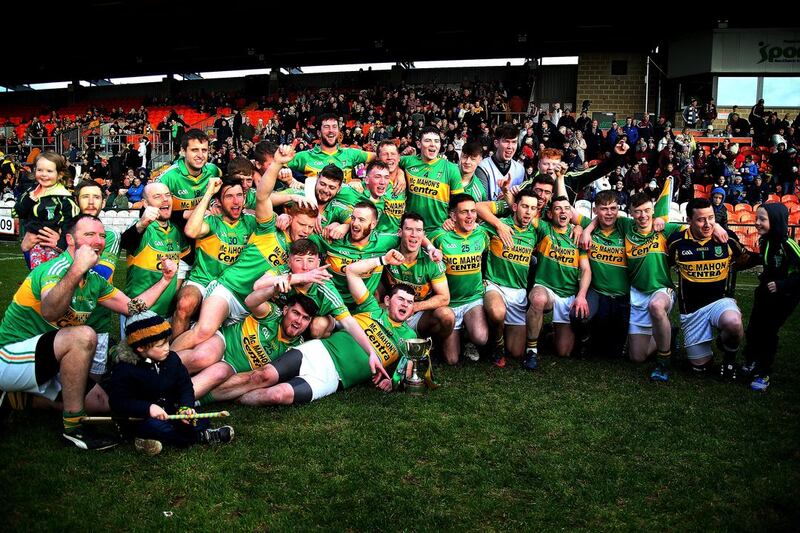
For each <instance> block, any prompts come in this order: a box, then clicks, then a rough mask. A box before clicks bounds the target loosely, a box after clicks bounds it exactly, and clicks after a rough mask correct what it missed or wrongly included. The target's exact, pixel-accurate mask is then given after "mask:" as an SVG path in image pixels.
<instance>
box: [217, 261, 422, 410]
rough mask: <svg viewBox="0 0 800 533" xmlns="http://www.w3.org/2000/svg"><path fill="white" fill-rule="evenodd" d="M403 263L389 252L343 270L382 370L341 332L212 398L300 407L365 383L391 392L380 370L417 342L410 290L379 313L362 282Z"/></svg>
mask: <svg viewBox="0 0 800 533" xmlns="http://www.w3.org/2000/svg"><path fill="white" fill-rule="evenodd" d="M403 260H404V256H403V254H402V253H400V252H399V251H398V250H389V251H388V252H387V253H386V254H384V255H382V256H379V257H372V258H367V259H362V260H360V261H356V262H354V263H352V264H350V265H347V267H346V269H345V274H346V276H347V285H348V289H349V291H350V294H351V295H352V297H353V300H354V302H355V304H356V306H355V308H354V310H353V317H354V318H355V319H356V321H357V322H358V323H359V325H360V326H361V328H362V329H363V330H364V332H365V333H366V336H367V338H368V339H369V342H370V344H371V345H372V348H373V350H374V351H375V353H377V354H378V357H379V358H380V360H381V362H382V363H383V366H382V367H381V366H378V367H377V368H375V369H373V368H372V367H371V365H370V359H369V357H368V355H367V352H366V351H365V350H364V349H363V348H362V347H361V346H360V345H359V344H358V343H357V342H356V341H355V340H354V339H353V337H352V336H351V335H350V334H349V333H347V332H346V331H336V332H334V333H333V334H332V335H331V336H330V337H328V338H327V339H322V340H319V339H315V340H311V341H309V342H306V343H303V344H301V345H300V346H297V347H296V348H293V349H291V350H289V351H287V352H286V354H284V356H283V357H281V358H280V359H278V360H277V361H274V362H273V363H271V364H269V365H267V366H265V367H264V368H262V369H259V370H256V371H253V372H248V373H246V374H238V375H236V376H233V377H232V378H230V379H229V380H228V381H226V382H225V383H223V384H222V385H220V386H219V387H217V388H216V389H214V390H213V391H212V393H213V395H214V398H215V399H216V400H232V399H238V401H239V402H240V403H242V404H245V405H299V404H304V403H309V402H311V401H313V400H318V399H320V398H324V397H325V396H328V395H330V394H333V393H334V392H336V391H337V390H338V389H339V388H340V387H341V388H344V389H346V388H349V387H352V386H354V385H357V384H359V383H364V382H366V381H368V380H370V379H372V382H373V383H374V384H375V386H376V387H377V388H378V389H381V390H383V391H389V390H391V389H392V380H391V378H390V377H389V375H388V374H387V373H386V370H385V368H384V367H388V366H390V365H392V364H394V363H396V362H397V361H398V360H399V359H400V357H401V355H403V354H405V353H406V351H407V347H406V342H405V340H406V339H414V338H416V336H417V335H416V333H415V332H414V330H413V329H411V328H410V327H409V326H408V325H407V324H406V320H407V319H408V317H409V316H411V313H412V311H413V308H414V289H413V287H411V286H409V285H406V284H404V283H399V284H397V285H394V286H393V287H391V289H389V290H387V292H386V295H385V296H384V297H383V303H384V305H385V308H383V307H381V306H380V305H379V304H378V301H377V300H376V299H375V296H373V295H372V294H371V293H370V292H369V291H368V289H367V286H366V285H365V284H364V278H363V276H365V275H366V274H368V273H369V272H371V271H373V270H375V269H378V268H381V267H383V266H386V265H399V264H401V263H402V262H403Z"/></svg>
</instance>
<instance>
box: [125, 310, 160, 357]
mask: <svg viewBox="0 0 800 533" xmlns="http://www.w3.org/2000/svg"><path fill="white" fill-rule="evenodd" d="M171 335H172V328H171V327H170V325H169V322H167V321H166V320H164V319H163V318H161V317H160V316H158V315H157V314H155V313H154V312H152V311H145V312H143V313H139V314H137V315H133V316H131V317H128V319H127V320H126V321H125V337H126V339H125V340H127V342H128V345H129V346H130V347H131V348H133V349H136V348H144V347H145V346H148V345H150V344H154V343H156V342H158V341H160V340H161V339H169V338H170V336H171Z"/></svg>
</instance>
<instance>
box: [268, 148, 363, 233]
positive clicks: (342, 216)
mask: <svg viewBox="0 0 800 533" xmlns="http://www.w3.org/2000/svg"><path fill="white" fill-rule="evenodd" d="M301 153H303V152H301ZM295 157H296V156H295ZM309 181H311V180H309ZM343 182H344V173H343V172H342V169H341V168H339V167H337V166H336V165H334V164H330V165H327V166H326V167H324V168H323V169H322V170H321V171H320V173H319V176H318V177H317V178H316V179H315V180H313V185H314V189H313V191H314V192H313V194H309V189H308V186H307V187H306V189H305V190H303V189H284V190H283V191H280V192H276V193H273V194H272V195H271V196H270V201H271V202H272V205H273V206H274V207H279V206H283V205H286V204H288V203H289V202H294V203H295V204H297V205H311V206H314V207H316V209H317V210H318V211H319V216H318V217H317V220H316V225H315V229H316V231H317V233H323V232H324V234H325V236H327V237H330V238H334V239H340V238H341V237H342V236H344V234H345V233H347V230H348V229H349V226H348V224H349V222H350V209H348V208H347V207H346V206H344V205H342V204H341V203H338V202H334V201H333V200H334V199H335V198H336V195H337V194H339V191H340V190H341V188H342V184H343ZM287 222H288V221H285V222H284V224H286V223H287ZM279 227H282V225H281V224H279Z"/></svg>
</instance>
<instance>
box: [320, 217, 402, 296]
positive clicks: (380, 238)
mask: <svg viewBox="0 0 800 533" xmlns="http://www.w3.org/2000/svg"><path fill="white" fill-rule="evenodd" d="M351 218H352V219H351V221H350V229H349V230H348V232H347V233H346V234H345V235H344V237H342V238H341V239H332V240H330V241H328V240H326V239H325V238H323V237H321V236H320V235H316V234H315V235H311V236H310V237H309V238H310V239H311V240H312V241H313V242H314V243H315V244H316V245H317V246H319V249H320V251H321V252H322V255H323V256H324V257H325V260H326V262H327V263H328V264H329V265H330V270H331V274H333V284H334V285H335V286H336V289H337V290H338V291H339V293H340V294H341V295H342V299H343V300H344V303H345V304H346V305H347V306H348V308H352V307H354V305H355V302H354V301H353V299H352V297H351V296H350V293H349V292H348V290H347V278H346V276H345V268H346V267H347V265H349V264H350V263H353V262H355V261H359V260H361V259H364V258H367V257H376V256H378V255H382V254H385V253H386V252H387V251H388V250H391V249H392V248H396V247H397V245H398V241H399V238H398V236H397V234H396V233H377V232H376V231H374V230H375V227H376V226H377V224H378V210H377V209H376V207H375V205H374V204H373V203H372V202H359V203H357V204H356V205H355V206H353V213H352V217H351ZM382 273H383V265H379V266H378V268H376V269H375V270H374V271H372V272H369V273H367V274H365V276H364V278H365V281H364V283H365V284H366V286H367V288H368V289H369V291H370V294H372V293H374V292H375V290H376V289H377V288H378V284H379V283H380V280H381V274H382Z"/></svg>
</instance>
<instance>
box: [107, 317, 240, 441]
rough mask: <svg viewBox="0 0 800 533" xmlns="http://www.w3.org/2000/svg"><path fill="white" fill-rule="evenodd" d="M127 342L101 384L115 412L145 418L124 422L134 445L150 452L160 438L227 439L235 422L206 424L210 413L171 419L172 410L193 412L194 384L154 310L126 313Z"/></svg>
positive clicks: (166, 325)
mask: <svg viewBox="0 0 800 533" xmlns="http://www.w3.org/2000/svg"><path fill="white" fill-rule="evenodd" d="M125 335H126V339H125V340H126V341H127V344H125V343H121V344H120V345H119V348H118V352H117V353H118V356H117V360H118V363H117V364H116V366H115V367H114V370H113V371H112V373H111V378H110V379H109V381H108V382H107V383H105V384H104V385H103V388H104V389H105V391H106V392H107V393H108V398H109V404H110V405H111V411H112V413H113V414H114V415H115V416H122V417H133V418H143V419H144V420H141V421H132V422H126V423H124V424H123V427H122V429H123V432H124V433H127V434H128V436H133V437H134V438H135V445H136V449H137V450H140V451H143V452H145V453H147V454H149V455H155V454H157V453H159V452H160V451H161V448H162V443H163V444H168V445H172V446H178V447H187V446H191V445H192V444H196V443H207V444H214V443H227V442H230V441H231V440H232V439H233V428H232V427H230V426H223V427H221V428H218V429H208V426H209V424H208V420H207V419H200V420H197V419H194V420H180V421H179V420H168V419H167V416H168V415H171V414H183V415H194V414H196V413H195V411H194V409H193V406H194V388H193V387H192V380H191V379H190V377H189V372H188V371H187V370H186V367H185V366H183V363H182V362H181V360H180V358H179V357H178V354H176V353H175V352H173V351H171V350H170V349H169V338H170V336H171V335H172V328H171V327H170V325H169V322H167V321H166V320H164V319H163V318H161V317H160V316H158V315H156V314H155V313H153V312H152V311H145V312H144V313H139V314H137V315H133V316H132V317H130V318H128V320H127V322H126V324H125Z"/></svg>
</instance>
